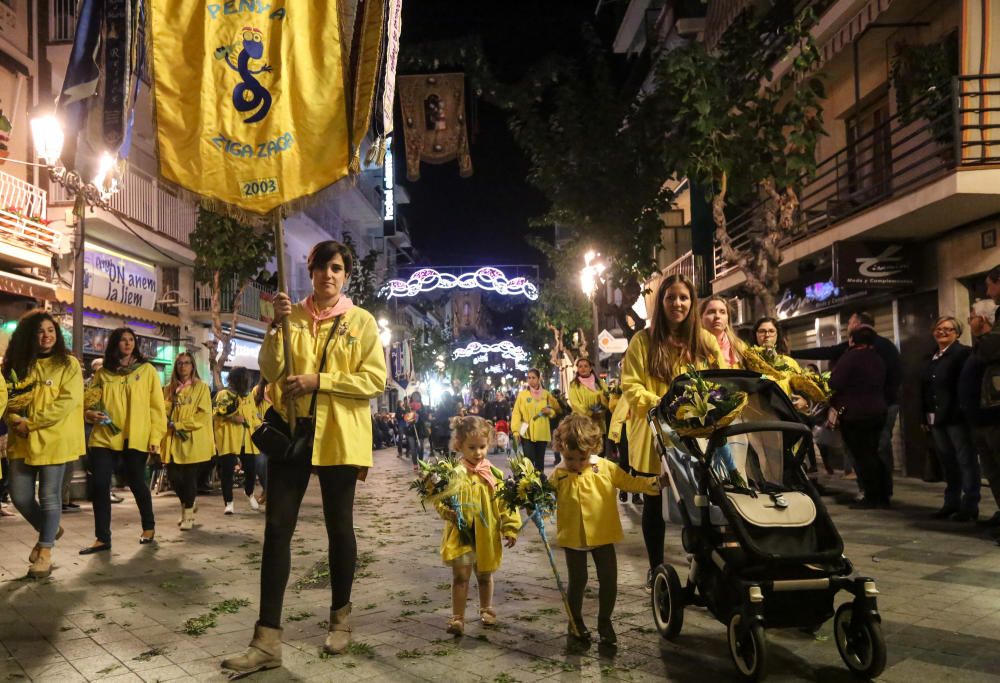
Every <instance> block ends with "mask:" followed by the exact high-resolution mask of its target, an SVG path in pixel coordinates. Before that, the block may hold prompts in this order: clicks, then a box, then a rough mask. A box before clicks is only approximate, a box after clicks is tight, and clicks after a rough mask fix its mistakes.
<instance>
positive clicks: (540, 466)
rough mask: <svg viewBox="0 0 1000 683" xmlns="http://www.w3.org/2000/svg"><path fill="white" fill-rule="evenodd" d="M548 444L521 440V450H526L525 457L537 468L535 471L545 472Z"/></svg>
mask: <svg viewBox="0 0 1000 683" xmlns="http://www.w3.org/2000/svg"><path fill="white" fill-rule="evenodd" d="M546 446H548V443H547V442H545V441H529V440H528V439H521V448H522V449H523V450H524V457H526V458H527V459H528V460H530V461H531V464H532V465H534V466H535V469H536V470H538V471H539V472H544V471H545V447H546Z"/></svg>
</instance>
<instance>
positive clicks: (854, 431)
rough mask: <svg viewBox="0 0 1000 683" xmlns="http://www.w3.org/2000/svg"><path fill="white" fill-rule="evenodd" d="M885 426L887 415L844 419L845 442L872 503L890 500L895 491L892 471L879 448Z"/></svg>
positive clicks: (842, 431) (842, 422)
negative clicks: (893, 490)
mask: <svg viewBox="0 0 1000 683" xmlns="http://www.w3.org/2000/svg"><path fill="white" fill-rule="evenodd" d="M884 426H885V415H876V416H875V417H864V418H859V419H851V418H846V417H845V418H842V419H841V422H840V432H841V435H842V436H843V437H844V445H845V446H847V450H848V451H849V452H850V453H851V457H852V458H854V466H855V467H856V468H857V470H858V480H859V481H860V483H861V491H862V493H864V495H865V500H867V501H869V502H871V503H888V502H889V497H890V496H891V495H892V474H891V472H890V471H889V469H888V468H887V467H886V464H885V462H884V461H883V460H882V458H881V457H880V456H879V451H878V442H879V438H880V436H881V434H882V428H883V427H884Z"/></svg>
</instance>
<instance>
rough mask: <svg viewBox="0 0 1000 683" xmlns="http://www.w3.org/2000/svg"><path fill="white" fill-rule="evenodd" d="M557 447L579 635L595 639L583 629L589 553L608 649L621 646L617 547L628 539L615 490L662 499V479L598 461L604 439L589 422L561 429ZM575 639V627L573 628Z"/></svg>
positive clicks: (559, 537) (563, 531) (560, 512)
mask: <svg viewBox="0 0 1000 683" xmlns="http://www.w3.org/2000/svg"><path fill="white" fill-rule="evenodd" d="M553 446H554V447H555V448H556V449H557V450H558V451H559V452H560V453H562V456H563V459H562V462H561V463H560V464H559V465H557V466H556V468H555V469H554V470H552V476H551V477H549V481H550V482H551V483H552V485H553V486H554V487H555V489H556V502H557V506H558V507H557V513H556V528H557V533H556V541H557V542H558V543H559V545H560V546H562V548H563V552H564V553H565V555H566V569H567V570H568V575H569V581H568V583H569V586H568V591H567V593H568V594H567V600H568V602H569V610H570V613H571V614H572V618H573V620H574V622H575V626H576V629H575V632H576V633H575V635H576V636H577V637H579V638H582V639H583V640H589V638H590V632H589V631H588V630H587V627H586V626H584V624H583V593H584V590H585V589H586V588H587V553H590V555H591V556H592V557H593V558H594V565H595V566H596V568H597V583H598V593H597V604H598V611H597V632H598V634H599V635H600V636H601V641H602V642H603V643H604V644H606V645H615V644H616V643H617V640H618V638H617V636H616V635H615V630H614V628H612V626H611V613H612V611H614V608H615V600H616V599H617V597H618V559H617V557H616V555H615V545H614V544H615V543H618V542H619V541H621V540H622V538H624V534H623V532H622V523H621V518H620V517H619V516H618V502H617V501H616V500H615V489H621V490H623V491H631V492H634V493H646V494H649V495H657V494H659V492H660V486H659V480H658V479H657V478H655V477H636V476H632V475H630V474H626V473H625V471H624V470H622V469H621V468H620V467H618V465H616V464H614V463H613V462H611V461H610V460H607V459H605V458H599V457H598V456H597V454H598V453H600V452H601V451H602V449H603V447H604V434H603V433H602V431H601V430H600V428H599V427H598V426H597V424H595V423H594V421H593V420H592V419H590V418H589V417H584V416H582V415H576V414H574V415H570V416H569V417H567V418H566V419H564V420H563V421H562V422H561V423H560V424H559V427H558V428H557V429H556V433H555V437H554V439H553ZM568 631H569V633H570V635H571V636H573V635H574V628H573V625H572V624H571V625H570V626H569V628H568Z"/></svg>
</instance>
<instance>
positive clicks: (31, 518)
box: [7, 459, 66, 548]
mask: <svg viewBox="0 0 1000 683" xmlns="http://www.w3.org/2000/svg"><path fill="white" fill-rule="evenodd" d="M65 471H66V465H65V464H62V465H28V464H26V463H25V462H24V460H21V459H11V461H10V474H9V475H8V476H7V486H8V487H9V488H10V498H11V500H12V501H14V507H16V508H17V511H18V512H20V513H21V515H22V516H23V517H24V518H25V519H26V520H28V523H29V524H30V525H31V526H33V527H34V528H35V531H37V532H38V545H39V546H40V547H42V548H51V547H52V546H54V545H55V544H56V533H57V532H58V531H59V520H60V518H61V517H62V483H63V473H64V472H65ZM35 481H37V482H38V498H37V499H36V498H35Z"/></svg>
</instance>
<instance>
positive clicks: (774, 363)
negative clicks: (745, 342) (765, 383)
mask: <svg viewBox="0 0 1000 683" xmlns="http://www.w3.org/2000/svg"><path fill="white" fill-rule="evenodd" d="M743 360H744V362H745V363H746V366H747V369H749V370H753V371H754V372H759V373H760V374H762V375H765V376H767V377H768V378H769V379H773V380H785V379H788V378H789V377H790V376H791V375H793V374H795V368H793V367H792V366H791V365H789V364H788V361H786V360H785V358H784V357H783V356H782V355H781V354H780V353H778V351H777V349H775V348H774V347H773V346H747V347H746V348H744V349H743Z"/></svg>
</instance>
